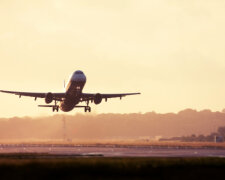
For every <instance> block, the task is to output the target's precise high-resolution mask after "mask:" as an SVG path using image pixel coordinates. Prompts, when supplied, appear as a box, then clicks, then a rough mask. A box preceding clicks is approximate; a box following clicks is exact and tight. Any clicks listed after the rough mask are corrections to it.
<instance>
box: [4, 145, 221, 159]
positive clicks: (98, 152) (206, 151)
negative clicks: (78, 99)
mask: <svg viewBox="0 0 225 180" xmlns="http://www.w3.org/2000/svg"><path fill="white" fill-rule="evenodd" d="M5 153H45V154H49V155H59V156H60V155H63V156H73V157H76V156H78V157H82V156H84V157H88V156H97V157H98V156H99V157H221V158H225V149H223V148H214V147H210V148H191V147H155V146H125V145H124V146H123V145H105V146H104V145H51V144H48V145H46V144H45V145H41V144H39V145H37V144H34V145H32V144H0V154H5Z"/></svg>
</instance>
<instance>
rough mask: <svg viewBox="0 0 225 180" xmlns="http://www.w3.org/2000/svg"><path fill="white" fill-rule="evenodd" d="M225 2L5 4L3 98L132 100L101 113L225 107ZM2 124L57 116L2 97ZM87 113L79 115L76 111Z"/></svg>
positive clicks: (0, 70)
mask: <svg viewBox="0 0 225 180" xmlns="http://www.w3.org/2000/svg"><path fill="white" fill-rule="evenodd" d="M224 9H225V1H224V0H197V1H196V0H188V1H187V0H151V1H149V0H133V1H132V0H113V1H105V0H95V1H93V0H80V1H76V0H70V1H69V0H36V1H35V0H32V1H29V0H20V1H17V0H14V1H13V0H1V1H0V26H1V27H0V62H1V64H0V89H4V90H18V91H37V92H61V91H63V81H64V79H66V78H68V76H69V75H70V74H71V73H72V72H73V71H75V70H77V69H80V70H83V71H84V73H85V74H86V76H87V83H86V86H85V88H84V92H100V93H123V92H124V93H126V92H141V93H142V95H141V96H133V97H127V98H124V99H123V100H122V101H120V100H119V99H113V100H109V101H108V102H107V103H105V102H103V103H102V104H100V105H98V106H96V105H94V104H93V105H92V110H93V111H94V112H95V113H104V112H105V113H108V112H111V113H118V112H119V113H131V112H143V113H144V112H147V111H156V112H161V113H164V112H177V111H179V110H181V109H184V108H194V109H197V110H200V109H212V110H214V111H216V110H219V111H220V110H222V109H223V108H225V83H224V78H225V70H224V68H225V33H224V32H225V11H224ZM0 99H1V104H0V117H11V116H26V115H28V116H34V115H35V116H39V115H48V114H52V112H51V109H48V108H47V109H44V108H38V107H37V105H38V104H43V103H44V100H43V99H39V100H37V102H34V100H33V99H32V98H27V97H24V98H22V99H19V98H18V97H17V96H14V95H7V94H3V93H2V94H0ZM75 112H83V109H82V110H81V109H79V110H74V111H72V112H71V114H74V113H75Z"/></svg>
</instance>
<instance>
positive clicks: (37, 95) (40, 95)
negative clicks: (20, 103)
mask: <svg viewBox="0 0 225 180" xmlns="http://www.w3.org/2000/svg"><path fill="white" fill-rule="evenodd" d="M0 92H3V93H9V94H15V95H18V96H19V97H21V96H28V97H34V98H35V99H36V98H45V97H46V94H47V93H38V92H19V91H4V90H0ZM52 95H53V100H57V101H61V100H62V98H65V96H66V94H65V93H52Z"/></svg>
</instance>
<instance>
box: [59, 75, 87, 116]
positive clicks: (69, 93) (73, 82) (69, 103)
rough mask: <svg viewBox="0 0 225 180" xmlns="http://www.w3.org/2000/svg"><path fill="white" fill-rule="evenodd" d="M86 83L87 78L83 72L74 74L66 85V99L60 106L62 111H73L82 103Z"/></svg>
mask: <svg viewBox="0 0 225 180" xmlns="http://www.w3.org/2000/svg"><path fill="white" fill-rule="evenodd" d="M85 83H86V76H85V75H84V73H83V72H82V71H75V72H74V73H73V74H72V76H71V78H70V80H69V82H68V84H67V85H66V97H65V98H64V99H63V100H62V101H61V102H60V104H59V108H60V109H61V110H62V111H64V112H68V111H71V110H72V109H73V108H74V107H75V106H76V105H77V104H78V103H79V102H80V98H81V94H82V90H83V88H84V85H85Z"/></svg>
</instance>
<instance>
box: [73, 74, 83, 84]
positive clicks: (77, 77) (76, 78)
mask: <svg viewBox="0 0 225 180" xmlns="http://www.w3.org/2000/svg"><path fill="white" fill-rule="evenodd" d="M73 80H74V81H76V82H86V77H85V76H84V75H82V74H81V75H77V76H75V77H74V78H73Z"/></svg>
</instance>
